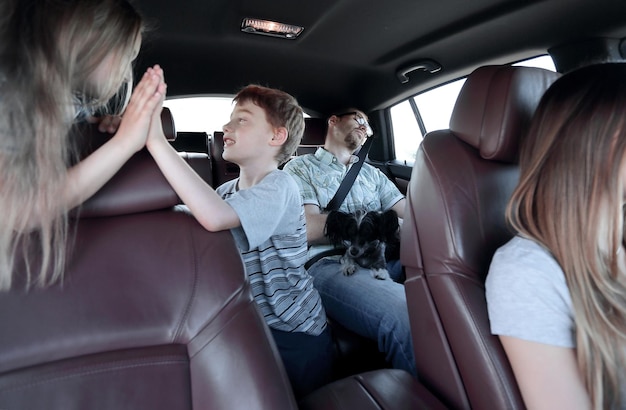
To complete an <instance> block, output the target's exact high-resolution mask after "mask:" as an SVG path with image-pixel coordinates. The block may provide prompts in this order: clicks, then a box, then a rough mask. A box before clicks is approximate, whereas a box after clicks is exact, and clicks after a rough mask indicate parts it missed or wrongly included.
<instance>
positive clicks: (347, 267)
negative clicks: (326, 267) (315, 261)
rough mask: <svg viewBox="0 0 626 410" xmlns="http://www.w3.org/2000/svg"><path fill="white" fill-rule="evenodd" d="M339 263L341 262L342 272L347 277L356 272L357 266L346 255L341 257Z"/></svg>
mask: <svg viewBox="0 0 626 410" xmlns="http://www.w3.org/2000/svg"><path fill="white" fill-rule="evenodd" d="M339 262H341V272H342V273H343V274H344V275H345V276H350V275H352V274H354V272H356V269H357V266H356V264H355V263H354V261H353V260H352V259H350V258H348V257H346V256H345V255H344V256H342V257H341V259H340V260H339Z"/></svg>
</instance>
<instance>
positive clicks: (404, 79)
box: [396, 59, 441, 84]
mask: <svg viewBox="0 0 626 410" xmlns="http://www.w3.org/2000/svg"><path fill="white" fill-rule="evenodd" d="M417 70H421V71H427V72H429V73H431V74H434V73H436V72H438V71H441V64H439V63H438V62H436V61H435V60H428V59H424V60H418V61H414V62H412V63H410V64H407V65H405V66H402V67H400V68H399V69H398V71H397V72H396V75H397V76H398V80H400V82H401V83H402V84H405V83H408V82H409V76H408V74H409V73H411V72H413V71H417Z"/></svg>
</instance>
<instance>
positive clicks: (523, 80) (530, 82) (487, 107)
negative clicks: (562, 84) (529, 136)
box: [450, 65, 560, 163]
mask: <svg viewBox="0 0 626 410" xmlns="http://www.w3.org/2000/svg"><path fill="white" fill-rule="evenodd" d="M559 76H560V74H558V73H555V72H552V71H548V70H544V69H541V68H532V67H519V66H508V65H506V66H484V67H480V68H478V69H476V70H475V71H474V72H472V73H471V74H470V75H469V76H468V77H467V80H466V81H465V84H464V85H463V88H462V89H461V93H460V94H459V97H458V99H457V101H456V105H455V106H454V110H453V112H452V116H451V118H450V130H451V131H452V132H453V133H454V134H456V135H457V136H458V137H459V138H460V139H462V140H463V141H465V142H467V143H468V144H470V145H472V146H473V147H475V148H477V149H478V150H479V151H480V155H481V156H482V157H483V158H485V159H489V160H497V161H502V162H510V163H515V162H517V159H518V151H519V142H520V139H521V137H522V136H523V134H524V133H525V131H526V126H527V125H528V123H529V122H530V118H531V117H532V115H533V113H534V112H535V109H536V108H537V105H538V104H539V100H540V99H541V97H542V96H543V94H544V92H545V91H546V90H547V89H548V87H549V86H550V85H551V84H552V83H553V82H554V81H555V80H556V79H557V78H558V77H559Z"/></svg>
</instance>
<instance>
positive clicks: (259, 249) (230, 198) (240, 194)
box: [146, 85, 332, 398]
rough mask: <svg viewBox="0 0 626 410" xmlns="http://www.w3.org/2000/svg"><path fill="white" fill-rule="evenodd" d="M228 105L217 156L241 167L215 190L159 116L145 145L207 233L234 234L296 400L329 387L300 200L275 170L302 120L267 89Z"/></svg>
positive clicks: (322, 320) (328, 360) (289, 100)
mask: <svg viewBox="0 0 626 410" xmlns="http://www.w3.org/2000/svg"><path fill="white" fill-rule="evenodd" d="M233 101H234V102H235V103H236V104H235V107H234V109H233V112H232V114H231V116H230V121H229V122H228V123H227V124H226V125H224V127H223V131H224V153H223V155H222V156H223V158H224V159H225V160H227V161H231V162H233V163H235V164H237V165H239V168H240V176H239V178H237V179H235V180H232V181H228V182H226V183H225V184H223V185H221V186H220V187H218V188H217V190H216V191H214V190H213V189H212V188H211V187H210V186H209V185H207V184H206V183H205V182H204V181H203V180H202V179H201V178H200V177H199V176H198V175H197V174H196V173H195V172H194V171H193V170H192V169H191V168H190V167H189V166H188V165H187V163H186V162H185V161H184V160H182V159H181V158H180V157H179V156H178V154H177V153H176V151H175V150H174V149H173V148H172V147H171V146H170V144H169V143H168V142H167V140H166V139H165V137H164V135H163V132H162V128H161V125H160V117H159V118H157V117H158V116H157V115H154V116H153V122H152V126H151V128H150V135H149V137H148V142H147V144H146V146H147V148H148V150H149V151H150V153H151V154H152V156H153V157H154V159H155V161H156V163H157V164H158V166H159V168H160V169H161V171H162V172H163V174H164V175H165V177H166V178H167V180H168V181H169V183H170V184H171V185H172V187H173V188H174V190H175V191H176V192H177V193H178V195H179V196H180V198H181V199H182V200H183V202H184V203H185V204H186V205H187V206H188V207H189V209H190V211H191V213H192V214H193V215H194V217H195V218H196V219H197V220H198V222H200V224H201V225H202V226H204V227H205V228H206V229H207V230H209V231H221V230H225V229H230V230H231V232H232V233H233V236H234V238H235V241H236V243H237V246H238V248H239V250H240V252H241V255H242V258H243V262H244V265H245V267H246V273H247V274H248V277H249V279H250V284H251V288H252V294H253V296H254V299H255V301H256V303H257V304H258V306H259V307H260V310H261V312H262V314H263V316H264V318H265V321H266V322H267V324H268V325H269V327H270V329H271V331H272V335H273V336H274V340H275V341H276V344H277V346H278V350H279V351H280V354H281V357H282V359H283V362H284V364H285V368H286V370H287V374H288V376H289V379H290V381H291V384H292V386H293V389H294V393H295V395H296V397H297V398H299V397H302V396H304V395H305V394H307V393H309V392H311V391H312V390H314V389H315V388H317V387H319V386H321V385H323V384H325V383H327V382H329V381H330V376H331V365H332V343H331V338H330V331H329V329H328V328H327V326H326V313H325V311H324V308H323V307H322V301H321V298H320V295H319V293H318V292H317V290H316V289H315V288H314V287H313V280H312V278H311V277H310V276H309V275H308V273H307V272H306V270H305V269H304V263H305V262H306V257H307V242H306V225H305V216H304V207H303V205H302V199H301V197H300V192H299V190H298V186H297V184H296V182H295V181H294V180H293V179H292V178H291V176H289V175H288V174H287V173H285V172H284V171H281V170H279V169H278V166H279V165H280V164H282V163H283V162H285V161H286V160H287V159H289V158H290V156H291V154H292V153H293V152H294V151H295V148H296V147H297V145H298V144H299V142H300V140H301V138H302V133H303V131H304V117H303V113H302V109H301V108H300V106H299V105H298V102H297V101H296V100H295V98H293V97H292V96H291V95H289V94H287V93H285V92H282V91H279V90H274V89H271V88H266V87H260V86H256V85H249V86H247V87H245V88H244V89H242V90H241V91H240V92H239V93H238V94H237V95H236V96H235V98H234V99H233Z"/></svg>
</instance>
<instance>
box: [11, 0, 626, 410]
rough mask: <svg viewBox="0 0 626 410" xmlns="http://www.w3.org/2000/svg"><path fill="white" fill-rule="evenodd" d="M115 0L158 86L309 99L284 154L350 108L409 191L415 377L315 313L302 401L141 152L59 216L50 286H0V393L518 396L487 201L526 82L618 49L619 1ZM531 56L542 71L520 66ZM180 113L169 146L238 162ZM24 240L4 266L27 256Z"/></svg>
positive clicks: (132, 405) (216, 132)
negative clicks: (544, 64) (60, 267)
mask: <svg viewBox="0 0 626 410" xmlns="http://www.w3.org/2000/svg"><path fill="white" fill-rule="evenodd" d="M132 3H133V4H134V5H135V7H136V8H137V9H138V10H139V11H140V12H141V14H142V15H143V16H144V17H145V19H146V21H147V23H148V27H149V30H148V31H147V33H146V34H145V36H144V43H143V45H142V49H141V51H140V54H139V56H138V59H137V60H136V62H135V74H136V76H138V75H140V74H141V73H143V71H145V69H146V68H147V67H149V66H152V65H154V64H159V65H161V67H163V69H164V72H165V80H166V82H167V94H168V98H171V99H182V98H190V97H224V96H227V97H229V98H232V96H234V95H235V94H236V92H237V91H238V90H239V89H241V88H242V87H244V86H246V85H248V84H261V85H265V86H270V87H274V88H279V89H281V90H284V91H287V92H288V93H290V94H292V95H293V96H294V97H296V98H297V100H298V102H299V103H300V104H301V105H302V107H303V109H304V111H305V113H306V118H305V130H304V135H303V137H302V141H301V143H300V145H299V147H298V149H297V150H296V152H294V156H297V155H306V154H309V153H313V152H315V150H317V149H318V148H319V147H321V146H323V145H324V138H325V132H326V124H327V118H328V116H329V115H331V114H332V113H336V112H337V110H339V109H343V108H345V107H358V108H359V109H361V110H362V111H363V112H365V113H366V114H367V116H368V118H369V122H370V124H371V127H372V128H373V130H374V136H373V138H375V139H374V141H373V145H372V147H371V150H370V151H369V155H368V158H367V161H368V163H370V164H372V165H374V166H376V167H377V168H379V169H380V170H381V171H382V172H383V173H385V175H387V176H388V177H389V178H390V180H391V181H393V182H394V183H395V184H396V185H397V187H398V188H399V189H400V191H401V192H402V193H404V194H406V198H407V209H406V213H405V218H404V221H403V224H402V228H401V262H402V265H403V266H404V268H405V271H406V282H405V283H404V286H405V291H406V296H407V309H408V312H409V318H410V321H411V333H412V337H413V348H414V351H415V357H416V365H417V373H418V376H417V378H414V377H412V376H411V375H409V374H408V373H406V372H404V371H402V370H398V369H393V368H391V366H390V364H389V363H387V362H386V361H385V358H384V356H383V355H382V354H381V353H380V352H379V351H378V349H377V346H376V343H375V342H373V341H371V340H368V339H365V338H363V337H361V336H359V335H357V334H355V333H352V332H350V331H349V330H347V329H346V328H345V327H344V326H342V325H341V324H339V323H337V322H336V321H334V320H333V318H332V317H329V323H330V325H331V327H332V329H333V337H334V344H335V349H336V352H337V363H336V366H335V367H336V374H335V377H334V379H335V380H334V381H333V382H332V383H330V384H328V385H326V386H323V387H322V388H320V389H318V390H316V391H315V392H313V393H311V394H310V395H308V396H307V397H305V398H303V399H302V400H298V401H297V400H296V398H295V396H294V395H293V393H292V391H291V387H290V385H289V380H288V378H287V376H286V372H285V369H284V367H283V365H282V362H281V360H280V356H279V354H278V350H277V348H276V345H275V344H274V341H273V339H272V336H271V333H270V330H269V328H268V326H267V325H266V323H265V321H264V320H263V317H262V316H261V314H260V312H259V310H258V308H257V306H256V304H255V302H254V300H253V298H252V296H251V294H250V287H249V283H248V280H247V276H246V273H245V269H244V266H243V264H242V261H241V257H240V255H239V253H238V250H237V248H236V246H235V242H234V240H233V238H232V236H231V235H230V233H229V232H226V231H224V232H217V233H211V232H208V231H206V230H204V229H203V228H202V227H201V225H199V224H198V223H197V222H196V221H195V219H194V218H193V216H192V215H191V214H190V212H189V211H188V210H187V209H186V208H185V206H184V204H182V202H181V200H180V199H179V198H178V196H177V195H176V193H175V192H174V191H173V189H172V188H171V187H170V186H169V184H168V183H167V181H166V180H165V178H164V177H163V175H162V174H161V172H160V171H159V169H158V167H157V166H156V164H155V163H154V161H153V160H152V158H151V156H150V155H149V154H148V153H147V152H146V151H145V150H142V151H140V152H138V153H137V154H136V155H135V156H134V157H133V158H131V160H130V161H128V163H127V164H126V165H125V166H124V167H123V168H122V169H121V170H120V171H119V172H118V173H117V174H116V175H115V177H114V178H113V179H111V180H110V181H109V182H108V183H107V184H106V185H105V186H104V187H103V188H102V189H101V190H100V191H99V192H98V193H96V194H95V195H94V196H93V197H92V198H90V199H89V200H88V201H87V202H85V203H84V204H83V205H82V206H80V207H79V208H78V209H76V210H75V211H74V212H73V213H72V216H73V218H72V232H73V235H72V241H71V244H70V245H71V246H70V247H69V248H68V265H67V269H66V272H65V274H64V280H63V282H61V283H57V284H54V285H53V286H50V287H46V288H41V289H39V288H38V289H34V290H30V291H28V292H26V291H24V289H23V288H20V286H19V281H18V283H17V284H16V286H14V289H12V290H10V291H7V292H3V293H1V294H0V326H1V327H2V329H3V331H2V333H1V334H2V335H1V336H0V409H5V408H6V409H64V410H65V409H272V410H273V409H297V408H300V409H324V410H325V409H331V410H332V409H337V410H339V409H348V408H350V409H393V410H395V409H463V410H465V409H467V410H469V409H479V410H480V409H523V408H525V406H524V402H523V400H522V397H521V394H520V391H519V388H518V386H517V384H516V381H515V378H514V375H513V373H512V370H511V367H510V365H509V363H508V361H507V358H506V355H505V354H504V350H503V349H502V346H501V344H500V342H499V340H498V338H497V337H496V336H494V335H492V334H491V333H490V330H489V319H488V316H487V308H486V301H485V288H484V282H485V277H486V274H487V271H488V267H489V263H490V260H491V257H492V256H493V253H494V252H495V250H496V249H497V248H498V247H499V246H501V245H503V244H504V243H505V242H506V241H508V239H510V238H511V237H512V232H511V231H510V230H509V229H508V227H507V225H506V223H505V219H504V209H505V207H506V203H507V201H508V199H509V197H510V195H511V192H512V190H513V189H514V187H515V186H516V184H517V179H518V165H517V156H518V152H519V147H520V144H522V143H523V137H524V132H525V130H526V127H527V125H528V123H529V121H530V118H531V117H532V115H533V112H534V110H535V108H536V106H537V104H538V102H539V100H540V99H541V96H542V95H543V93H544V92H545V91H546V90H547V88H548V87H549V86H550V85H551V84H552V83H553V82H554V81H555V80H556V79H557V78H558V77H559V76H561V75H562V74H564V73H567V72H569V71H571V70H574V69H576V68H578V67H581V66H584V65H587V64H595V63H605V62H623V61H624V60H625V58H626V41H625V39H626V2H622V1H615V0H571V1H547V0H530V1H524V2H520V1H516V0H476V1H472V2H468V1H458V0H422V1H419V2H416V1H408V0H388V1H384V2H383V1H374V0H360V1H356V0H334V1H330V0H319V1H316V2H293V1H287V0H276V1H272V2H263V1H258V0H241V1H232V0H231V1H226V0H213V1H201V0H182V1H179V2H171V1H166V0H134V1H133V2H132ZM539 56H544V57H548V58H549V59H550V60H551V62H553V64H554V70H549V69H546V68H541V67H528V66H520V65H519V63H520V62H523V61H526V60H529V59H533V58H535V57H539ZM458 80H463V81H464V82H463V85H462V87H460V92H459V93H458V97H457V95H454V97H453V98H452V100H451V104H452V106H453V108H452V110H451V114H450V115H449V119H446V122H445V123H446V124H447V125H446V126H443V127H435V128H433V127H430V126H429V125H428V124H429V123H428V118H427V116H426V114H425V112H424V110H423V107H421V106H419V104H417V103H416V101H417V97H419V96H426V95H427V94H428V93H430V92H433V91H436V90H438V89H440V87H444V86H446V85H449V84H452V83H453V82H455V81H458ZM403 104H404V106H406V107H408V113H409V116H410V120H411V121H412V123H411V124H412V125H411V126H410V127H409V125H408V123H404V122H400V121H399V119H398V116H397V115H396V113H397V112H398V111H397V108H398V107H400V106H401V105H403ZM428 104H429V105H431V106H433V107H434V109H435V111H437V107H438V106H437V104H438V102H437V101H435V100H428ZM433 107H431V108H433ZM190 110H191V109H190ZM195 112H196V114H195V115H196V116H198V117H206V118H213V117H214V116H215V114H214V113H213V112H211V111H202V110H198V111H195ZM178 115H179V114H178V113H177V112H176V111H175V110H174V109H168V108H167V107H165V108H164V109H163V112H162V116H161V119H162V124H163V129H164V132H165V135H166V136H167V138H168V140H169V141H170V143H171V144H172V146H174V147H175V148H176V150H177V151H178V152H179V155H180V156H181V157H183V158H184V159H185V160H186V161H187V162H188V163H189V164H190V165H191V167H192V168H193V169H194V170H195V171H196V172H197V173H198V174H199V175H200V176H201V177H202V178H203V179H204V180H205V181H206V182H207V184H209V185H211V186H213V187H217V186H219V185H221V184H222V183H224V182H226V181H229V180H232V179H233V178H237V177H238V174H239V169H238V167H237V166H236V165H235V164H233V163H230V162H228V161H225V160H224V159H223V158H222V155H221V154H222V152H223V145H224V143H223V130H222V129H221V127H220V126H212V128H205V129H202V130H199V129H192V127H189V128H188V127H187V126H186V125H185V123H184V121H182V120H181V119H180V118H181V117H178ZM217 121H218V122H217V124H224V123H226V122H227V121H228V118H219V119H217ZM220 121H221V122H220ZM401 131H402V134H403V135H408V138H409V139H410V140H411V143H412V144H414V146H415V149H414V150H413V151H412V153H411V155H410V157H409V159H406V158H404V159H401V158H400V157H399V154H398V152H399V151H398V147H399V146H400V144H401V142H400V137H401V136H400V134H401ZM73 137H74V138H75V139H76V142H77V144H78V145H79V147H80V149H81V155H82V156H86V155H88V154H89V153H90V152H92V151H93V150H94V149H95V148H97V147H98V146H99V145H100V144H102V143H103V142H104V141H105V140H106V139H107V138H109V137H110V135H107V134H102V133H100V132H99V131H97V129H96V127H95V126H93V125H92V124H78V125H77V127H76V130H75V133H73ZM29 256H31V257H32V259H29V260H27V261H22V265H20V266H18V271H19V272H22V271H25V270H26V269H25V265H24V264H26V263H28V264H36V263H37V260H38V257H39V255H37V254H32V255H29ZM18 277H19V276H18Z"/></svg>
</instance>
